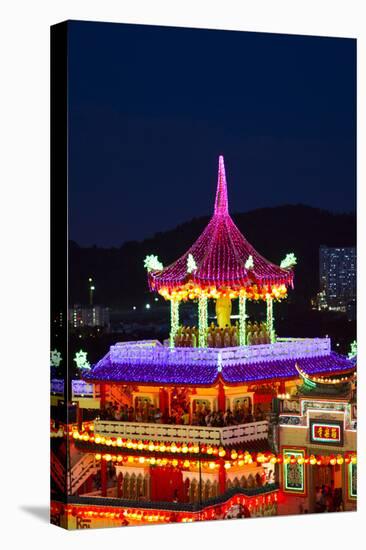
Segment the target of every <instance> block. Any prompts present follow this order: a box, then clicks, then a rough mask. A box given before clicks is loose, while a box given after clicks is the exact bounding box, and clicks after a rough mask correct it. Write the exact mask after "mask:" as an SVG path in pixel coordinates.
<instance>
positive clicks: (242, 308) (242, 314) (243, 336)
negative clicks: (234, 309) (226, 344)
mask: <svg viewBox="0 0 366 550" xmlns="http://www.w3.org/2000/svg"><path fill="white" fill-rule="evenodd" d="M246 306H247V298H246V296H239V346H245V345H246V343H247V327H246V318H247V314H246Z"/></svg>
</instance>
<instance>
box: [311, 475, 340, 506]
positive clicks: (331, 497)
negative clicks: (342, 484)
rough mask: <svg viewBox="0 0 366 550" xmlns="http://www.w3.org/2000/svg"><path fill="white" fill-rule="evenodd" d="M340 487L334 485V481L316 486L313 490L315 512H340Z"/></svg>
mask: <svg viewBox="0 0 366 550" xmlns="http://www.w3.org/2000/svg"><path fill="white" fill-rule="evenodd" d="M343 509H344V508H343V498H342V489H341V488H335V487H334V481H331V484H330V485H322V486H321V487H320V486H318V487H316V490H315V512H316V513H321V512H342V511H343Z"/></svg>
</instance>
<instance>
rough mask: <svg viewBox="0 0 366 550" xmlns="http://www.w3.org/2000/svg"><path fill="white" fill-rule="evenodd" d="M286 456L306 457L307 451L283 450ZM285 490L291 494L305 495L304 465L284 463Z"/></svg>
mask: <svg viewBox="0 0 366 550" xmlns="http://www.w3.org/2000/svg"><path fill="white" fill-rule="evenodd" d="M283 454H284V455H289V456H291V457H294V458H298V457H302V458H304V456H305V451H303V450H299V449H283ZM283 478H284V484H283V485H284V489H285V491H286V492H289V493H298V494H304V493H305V468H304V464H298V463H297V462H295V463H291V462H290V463H288V464H287V463H284V465H283Z"/></svg>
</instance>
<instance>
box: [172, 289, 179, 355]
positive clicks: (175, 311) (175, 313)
mask: <svg viewBox="0 0 366 550" xmlns="http://www.w3.org/2000/svg"><path fill="white" fill-rule="evenodd" d="M178 329H179V301H178V300H176V299H175V298H172V299H171V300H170V347H171V348H174V346H175V337H176V335H177V332H178Z"/></svg>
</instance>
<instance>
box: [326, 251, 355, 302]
mask: <svg viewBox="0 0 366 550" xmlns="http://www.w3.org/2000/svg"><path fill="white" fill-rule="evenodd" d="M319 278H320V292H319V294H318V309H329V310H333V311H344V312H346V311H347V306H348V305H349V304H351V303H353V304H354V303H355V300H356V248H355V247H345V248H340V247H337V248H329V247H327V246H321V247H320V249H319Z"/></svg>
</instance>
